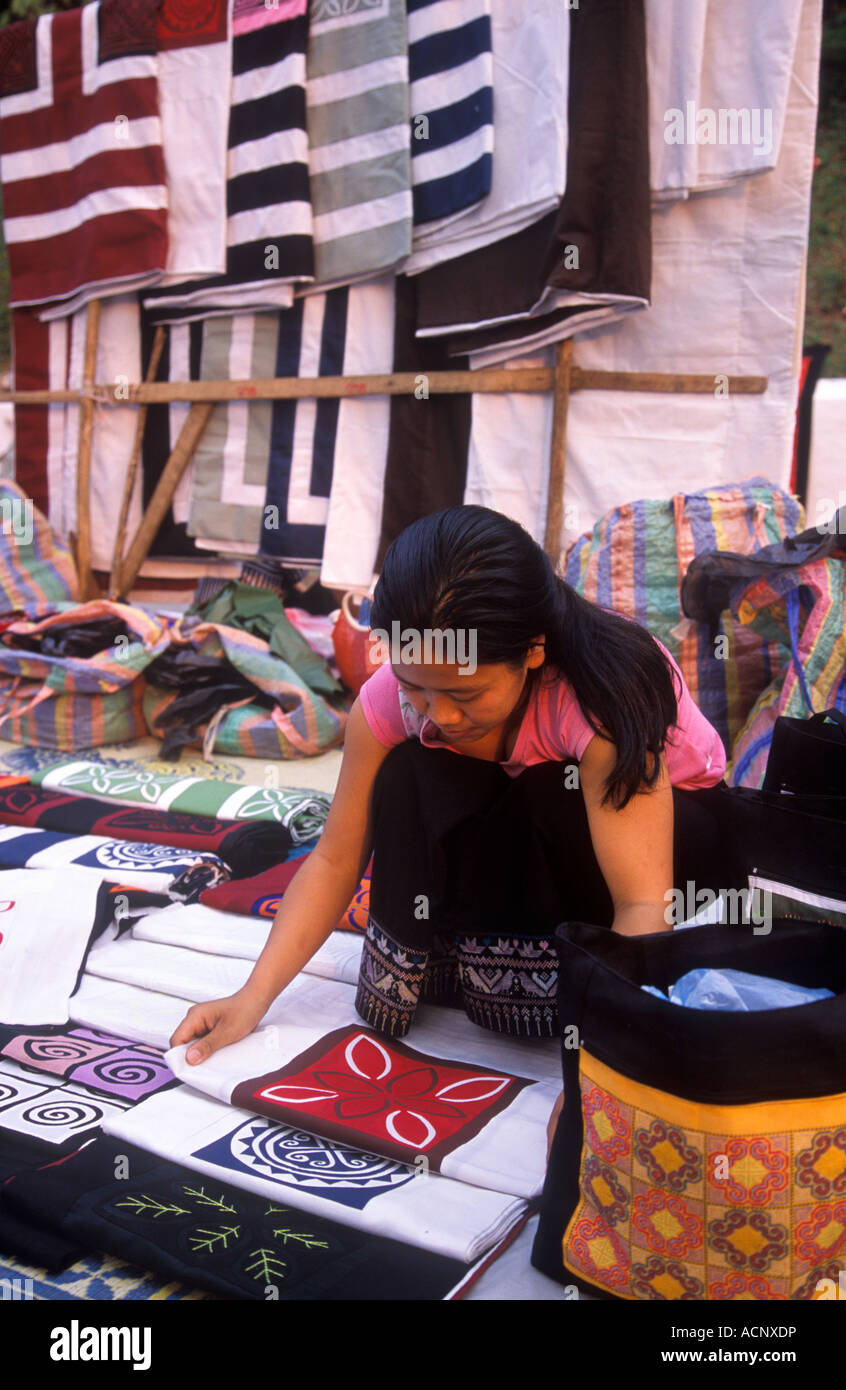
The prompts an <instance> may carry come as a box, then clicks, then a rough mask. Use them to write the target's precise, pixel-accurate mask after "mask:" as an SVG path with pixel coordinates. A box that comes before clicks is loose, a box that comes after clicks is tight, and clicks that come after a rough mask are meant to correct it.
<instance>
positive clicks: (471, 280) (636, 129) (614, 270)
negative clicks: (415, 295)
mask: <svg viewBox="0 0 846 1390" xmlns="http://www.w3.org/2000/svg"><path fill="white" fill-rule="evenodd" d="M648 121H649V103H648V89H647V73H646V25H645V19H644V9H643V0H591V3H590V5H585V6H584V7H583V8H579V9H578V10H573V12H572V13H571V15H570V82H569V98H568V141H567V187H566V190H565V193H564V196H563V198H562V200H561V204H560V207H559V208H558V211H557V212H556V213H550V214H548V215H547V216H546V217H544V218H542V219H541V221H539V222H536V223H535V224H534V226H532V227H528V228H526V229H525V230H524V231H522V232H519V233H517V235H516V236H512V237H507V238H506V239H505V240H503V241H498V242H495V243H494V244H493V245H491V246H486V247H483V248H481V249H480V250H478V251H474V252H472V253H471V254H470V255H468V256H462V257H460V258H459V259H457V260H454V261H447V262H446V263H444V264H443V265H440V266H437V267H435V268H434V269H432V270H430V271H427V272H426V273H425V274H424V275H421V276H419V277H417V278H418V280H419V282H420V284H419V318H418V327H420V328H436V327H439V326H449V325H451V324H455V323H456V322H464V323H472V322H479V323H482V322H487V321H490V319H492V318H497V317H501V316H508V315H516V314H520V313H526V312H527V311H528V310H529V309H530V308H531V307H532V305H533V304H534V303H536V302H537V300H538V299H539V298H540V296H541V294H542V293H543V290H544V289H545V288H547V287H550V288H554V289H559V290H569V291H573V292H581V293H585V294H609V295H615V294H616V295H625V296H632V297H635V298H641V299H647V298H648V297H649V291H650V281H651V268H652V241H651V227H650V196H649V129H648ZM569 247H575V248H576V253H577V254H573V253H572V252H571V253H569V254H568V252H567V248H569ZM576 261H577V264H574V262H576ZM593 307H594V306H593V305H592V304H589V305H586V306H585V307H584V308H583V309H579V308H577V307H570V308H563V309H558V310H554V311H552V312H550V313H548V314H543V315H540V316H538V317H537V318H534V319H517V320H515V321H513V322H511V323H505V324H502V325H500V326H498V327H496V328H490V329H485V330H478V331H472V332H466V333H460V334H455V335H453V336H452V337H451V338H450V340H449V351H450V352H451V353H461V354H464V353H467V352H471V351H475V350H478V349H480V348H483V347H487V346H490V345H493V344H498V343H511V342H514V343H515V345H516V346H515V351H517V352H519V351H520V350H521V340H522V339H524V338H527V337H529V336H530V335H532V334H534V333H536V332H537V331H538V330H539V329H542V328H545V327H548V326H549V325H551V324H555V323H559V322H560V323H562V324H563V323H565V322H566V321H567V320H568V319H574V320H575V321H576V327H577V326H578V321H579V319H580V318H581V317H582V315H583V314H584V313H585V312H589V311H590V310H591V309H592V308H593ZM574 331H575V329H574ZM564 336H569V335H568V334H565V333H564V331H563V330H562V332H561V337H564ZM522 350H525V349H524V348H523V349H522Z"/></svg>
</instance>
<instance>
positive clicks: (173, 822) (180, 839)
mask: <svg viewBox="0 0 846 1390" xmlns="http://www.w3.org/2000/svg"><path fill="white" fill-rule="evenodd" d="M4 825H17V826H30V827H32V828H38V829H40V830H58V831H60V832H61V833H62V834H64V835H97V836H105V837H108V838H112V839H116V840H135V841H137V840H140V839H143V840H144V841H145V842H147V843H153V844H160V845H170V846H172V847H175V848H179V849H190V850H203V851H205V852H207V853H209V854H214V855H217V857H218V858H219V859H222V860H223V862H224V863H225V864H226V865H227V866H228V868H229V869H231V871H232V873H233V875H234V876H235V877H245V876H246V875H247V874H254V873H255V871H256V869H257V867H258V866H259V865H260V864H264V865H265V866H266V867H267V868H270V867H273V866H275V865H277V864H278V863H279V861H280V860H281V859H284V857H285V855H286V854H287V853H288V851H289V850H290V849H291V848H292V846H293V843H294V842H293V839H292V837H291V835H290V833H289V832H288V831H287V830H286V829H285V828H284V826H280V825H279V824H278V823H277V822H276V821H255V822H253V823H252V824H249V823H248V824H241V825H238V824H233V822H232V821H218V820H214V819H212V818H211V817H209V818H206V817H203V816H188V815H185V814H184V813H180V812H178V811H160V810H156V809H154V808H151V809H147V808H146V807H144V806H138V807H126V808H125V809H114V810H110V809H109V808H108V807H107V806H104V805H103V803H102V802H101V801H96V800H95V799H94V798H93V797H86V796H70V795H62V794H61V793H60V792H50V791H44V790H43V789H42V788H40V787H33V786H29V785H25V786H18V787H15V788H9V789H8V790H4V789H3V788H0V826H4Z"/></svg>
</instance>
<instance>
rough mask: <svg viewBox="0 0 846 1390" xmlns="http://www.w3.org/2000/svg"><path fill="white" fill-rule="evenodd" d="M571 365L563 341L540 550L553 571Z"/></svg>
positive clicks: (558, 543) (569, 348)
mask: <svg viewBox="0 0 846 1390" xmlns="http://www.w3.org/2000/svg"><path fill="white" fill-rule="evenodd" d="M572 365H573V339H572V338H565V339H564V341H563V343H559V344H558V346H557V347H556V350H555V367H554V373H555V375H554V381H555V384H554V386H553V407H552V445H551V448H550V451H549V484H548V486H547V493H546V534H545V537H544V550H545V551H546V553H547V555H548V556H549V558H550V560H551V562H552V567H553V569H557V567H558V557H559V555H560V553H561V530H562V527H563V524H564V471H565V462H566V457H567V410H568V408H569V405H570V375H571V372H572Z"/></svg>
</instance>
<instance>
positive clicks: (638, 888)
mask: <svg viewBox="0 0 846 1390" xmlns="http://www.w3.org/2000/svg"><path fill="white" fill-rule="evenodd" d="M616 757H617V755H616V750H615V748H614V745H613V743H610V742H609V740H608V739H606V738H602V737H601V736H600V735H597V736H596V737H595V738H593V739H591V741H590V743H589V744H588V746H587V748H586V749H585V751H584V754H583V755H582V760H581V763H580V765H579V779H580V783H581V787H582V791H583V793H584V798H585V806H586V808H587V816H588V824H589V825H590V833H591V839H592V841H593V848H594V853H595V854H596V858H597V862H598V864H599V867H600V869H601V870H602V874H603V877H604V879H605V882H606V884H607V885H608V891H609V893H610V894H611V898H612V901H613V903H614V922H613V929H614V931H616V932H620V934H621V935H623V936H642V935H645V934H646V933H648V932H656V931H667V930H668V925H667V921H666V918H665V916H664V913H665V912H666V910H667V904H668V903H669V902H670V898H669V897H668V896H667V895H668V893H669V892H670V890H671V889H672V887H673V790H672V787H671V785H670V778H669V775H668V773H667V764H666V760H665V759H664V758H662V759H661V774H660V776H659V778H658V781H657V782H656V783H655V785H654V787H652V788H650V789H649V790H648V791H644V792H640V793H638V794H637V795H635V796H633V797H632V798H631V800H630V801H629V803H628V805H627V806H625V807H624V808H623V809H622V810H621V811H620V810H617V809H615V807H614V806H613V805H612V804H610V803H608V804H606V805H605V806H603V805H602V804H601V803H602V797H603V795H604V792H605V781H606V778H607V776H608V774H609V773H610V771H611V769H612V768H613V766H614V763H615V762H616Z"/></svg>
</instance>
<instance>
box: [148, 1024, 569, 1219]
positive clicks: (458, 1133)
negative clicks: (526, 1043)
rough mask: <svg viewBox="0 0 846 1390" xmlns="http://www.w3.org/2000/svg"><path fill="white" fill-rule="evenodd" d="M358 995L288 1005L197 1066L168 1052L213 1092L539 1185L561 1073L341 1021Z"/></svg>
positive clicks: (367, 1143)
mask: <svg viewBox="0 0 846 1390" xmlns="http://www.w3.org/2000/svg"><path fill="white" fill-rule="evenodd" d="M351 1002H352V1001H349V1003H348V1004H347V1007H346V1008H341V1009H334V1008H330V1007H323V1008H321V1009H320V1010H319V1012H318V1014H317V1017H318V1018H319V1020H320V1021H319V1023H312V1024H311V1026H310V1027H307V1026H303V1025H302V1024H299V1025H297V1024H291V1023H289V1022H288V1016H289V1015H287V1014H286V1015H285V1018H284V1021H282V1022H281V1023H278V1024H274V1025H273V1026H271V1027H265V1028H261V1029H259V1030H258V1031H257V1032H255V1033H252V1034H250V1036H249V1037H246V1038H243V1039H242V1040H241V1041H240V1042H237V1043H233V1044H232V1045H231V1046H230V1047H224V1048H221V1049H220V1050H219V1051H217V1052H215V1053H213V1054H212V1056H211V1057H209V1058H208V1059H207V1060H206V1061H205V1062H201V1063H200V1064H199V1065H197V1066H192V1065H191V1064H189V1063H188V1062H187V1061H186V1060H185V1052H186V1048H185V1047H184V1046H182V1047H176V1048H173V1049H172V1050H171V1051H170V1052H169V1053H168V1054H167V1063H168V1065H169V1066H170V1067H171V1069H172V1071H173V1072H174V1074H175V1075H176V1076H178V1077H180V1079H181V1080H183V1081H185V1082H187V1083H188V1084H189V1085H191V1086H193V1087H194V1088H195V1089H196V1090H198V1091H202V1092H203V1093H204V1094H206V1095H209V1096H211V1097H213V1098H214V1099H215V1100H221V1101H229V1102H230V1103H231V1104H233V1105H238V1106H242V1107H243V1108H244V1109H246V1110H250V1111H254V1112H255V1113H256V1114H263V1115H265V1116H267V1117H268V1118H270V1119H272V1120H275V1121H279V1122H282V1123H285V1124H292V1125H295V1126H299V1125H301V1126H302V1128H303V1129H305V1130H308V1131H309V1132H310V1133H312V1134H315V1135H319V1136H321V1137H322V1138H324V1139H328V1140H332V1141H333V1142H346V1143H350V1144H353V1145H355V1146H357V1147H360V1148H365V1149H368V1150H372V1151H373V1152H374V1153H381V1154H383V1155H384V1156H385V1157H387V1158H396V1159H399V1160H400V1161H401V1162H413V1161H414V1159H415V1158H416V1157H417V1156H418V1155H424V1156H425V1157H426V1161H427V1164H428V1165H429V1167H431V1169H432V1170H434V1171H437V1172H440V1173H442V1174H443V1176H444V1177H451V1178H455V1179H457V1180H459V1181H461V1182H465V1183H470V1184H472V1185H474V1186H477V1187H488V1188H491V1189H492V1190H493V1191H495V1192H510V1193H511V1194H512V1195H513V1196H516V1197H525V1198H532V1197H535V1196H537V1195H538V1194H539V1193H540V1190H541V1188H542V1186H543V1180H544V1175H545V1172H546V1126H547V1122H548V1120H549V1116H550V1112H551V1110H552V1107H553V1105H554V1103H555V1099H556V1096H557V1095H558V1093H559V1091H560V1089H561V1085H560V1081H559V1080H556V1081H554V1082H549V1081H531V1080H529V1079H528V1078H526V1077H524V1076H520V1075H519V1074H516V1075H515V1074H511V1073H510V1072H509V1071H505V1070H503V1068H502V1066H501V1065H500V1066H497V1067H494V1066H493V1065H491V1064H490V1063H489V1064H487V1065H481V1066H480V1065H479V1064H478V1063H476V1064H474V1063H472V1062H469V1063H468V1062H467V1061H465V1060H460V1061H459V1060H456V1054H457V1052H458V1049H457V1048H456V1047H455V1046H454V1045H452V1044H451V1042H450V1041H449V1040H448V1039H446V1038H442V1039H441V1040H439V1041H438V1040H435V1041H434V1042H433V1043H432V1044H430V1045H428V1046H426V1047H425V1050H424V1049H423V1048H418V1047H414V1048H411V1047H408V1046H407V1045H406V1044H404V1043H398V1042H395V1041H394V1040H393V1039H389V1038H382V1037H381V1036H380V1035H379V1034H377V1033H376V1032H374V1031H373V1030H372V1029H370V1028H365V1027H362V1025H361V1024H360V1023H359V1022H349V1021H345V1022H344V1023H341V1025H340V1026H336V1027H332V1025H333V1023H337V1022H338V1021H339V1020H340V1019H342V1018H343V1019H345V1020H349V1004H351ZM297 1012H298V1013H299V1014H300V1015H301V1014H302V1007H301V1005H299V1006H298V1010H297ZM313 1016H314V1015H313ZM418 1038H419V1034H417V1035H416V1036H415V1042H417V1041H418ZM518 1056H519V1049H518Z"/></svg>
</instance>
